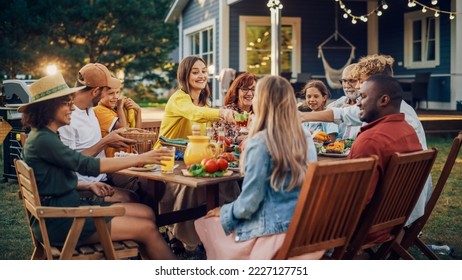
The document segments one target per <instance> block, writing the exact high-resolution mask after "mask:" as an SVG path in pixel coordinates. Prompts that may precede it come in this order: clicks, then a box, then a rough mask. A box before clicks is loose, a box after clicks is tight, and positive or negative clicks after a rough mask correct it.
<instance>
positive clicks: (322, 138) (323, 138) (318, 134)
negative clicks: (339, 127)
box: [312, 130, 329, 142]
mask: <svg viewBox="0 0 462 280" xmlns="http://www.w3.org/2000/svg"><path fill="white" fill-rule="evenodd" d="M312 135H313V140H314V141H319V142H327V141H329V136H328V135H327V133H325V132H324V131H319V130H317V131H315V132H313V134H312Z"/></svg>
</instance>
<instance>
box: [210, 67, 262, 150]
mask: <svg viewBox="0 0 462 280" xmlns="http://www.w3.org/2000/svg"><path fill="white" fill-rule="evenodd" d="M256 83H257V77H256V76H255V75H254V74H252V73H248V72H245V73H243V74H241V75H239V76H238V77H237V78H236V79H235V80H234V81H233V83H232V84H231V86H230V87H229V89H228V91H227V92H226V96H225V103H224V108H225V109H231V110H234V111H236V112H238V113H240V114H243V113H248V114H253V109H252V101H253V97H254V94H255V84H256ZM221 125H222V124H221V123H219V122H214V123H213V127H214V129H215V131H216V130H217V128H218V127H219V126H221ZM224 127H225V131H226V138H228V139H229V140H231V141H232V142H233V143H234V142H241V141H242V140H243V139H244V138H246V137H247V132H248V130H246V129H241V127H239V126H237V125H234V124H224Z"/></svg>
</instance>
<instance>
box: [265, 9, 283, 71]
mask: <svg viewBox="0 0 462 280" xmlns="http://www.w3.org/2000/svg"><path fill="white" fill-rule="evenodd" d="M267 6H268V8H270V11H271V75H279V74H280V73H281V9H282V4H281V1H280V0H269V1H268V4H267Z"/></svg>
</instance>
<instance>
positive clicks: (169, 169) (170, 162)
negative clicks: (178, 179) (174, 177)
mask: <svg viewBox="0 0 462 280" xmlns="http://www.w3.org/2000/svg"><path fill="white" fill-rule="evenodd" d="M162 150H167V151H170V155H169V156H168V159H167V160H161V161H160V162H161V163H162V164H165V165H161V166H160V171H161V172H162V173H173V166H174V165H175V147H172V146H164V147H162ZM165 157H167V156H165Z"/></svg>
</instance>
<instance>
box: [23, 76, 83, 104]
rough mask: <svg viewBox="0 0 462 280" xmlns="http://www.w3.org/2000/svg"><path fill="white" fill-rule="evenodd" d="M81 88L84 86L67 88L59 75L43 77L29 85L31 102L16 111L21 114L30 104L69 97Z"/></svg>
mask: <svg viewBox="0 0 462 280" xmlns="http://www.w3.org/2000/svg"><path fill="white" fill-rule="evenodd" d="M83 88H85V86H82V87H74V88H69V86H68V85H67V84H66V82H65V81H64V78H63V75H61V73H57V74H55V75H50V76H46V77H43V78H41V79H39V80H37V81H36V82H34V83H33V84H31V85H30V87H29V92H30V95H31V102H30V103H27V104H25V105H22V106H21V107H19V108H18V111H19V112H23V111H24V109H25V108H26V107H27V106H29V105H31V104H35V103H38V102H42V101H46V100H50V99H53V98H58V97H61V96H65V95H69V94H71V93H74V92H76V91H78V90H81V89H83Z"/></svg>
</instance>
